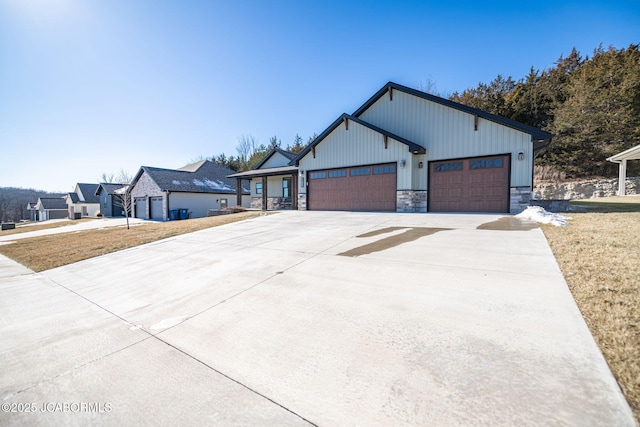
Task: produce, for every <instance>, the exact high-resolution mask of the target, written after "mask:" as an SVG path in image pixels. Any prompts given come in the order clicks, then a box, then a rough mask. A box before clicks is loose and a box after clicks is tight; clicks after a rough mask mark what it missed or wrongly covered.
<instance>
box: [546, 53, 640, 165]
mask: <svg viewBox="0 0 640 427" xmlns="http://www.w3.org/2000/svg"><path fill="white" fill-rule="evenodd" d="M564 92H565V94H566V99H565V100H564V102H562V103H558V105H557V107H556V109H555V111H554V121H553V123H552V124H551V126H550V130H551V132H552V133H554V134H555V138H554V139H555V140H554V143H553V144H552V145H551V146H550V147H549V148H548V149H547V152H546V153H545V154H544V155H543V158H542V159H541V161H542V162H543V163H546V164H553V165H554V166H555V167H557V168H559V169H560V170H562V171H564V172H566V173H567V176H569V177H583V176H594V175H596V176H615V175H616V173H617V170H618V167H617V165H615V164H613V163H611V162H607V161H606V159H607V157H610V156H612V155H614V154H616V153H619V152H621V151H623V150H625V149H628V148H631V147H633V146H635V145H638V144H639V143H640V51H638V45H631V46H629V48H628V49H621V50H616V49H615V48H613V47H610V48H609V49H608V50H603V49H602V47H599V48H598V49H596V50H595V52H594V55H593V58H591V59H587V60H585V61H584V63H582V65H581V66H580V67H579V68H577V69H575V70H574V71H573V72H571V73H570V74H569V79H568V81H567V84H566V86H565V91H564ZM637 170H638V167H637V165H634V164H632V163H630V164H629V171H630V172H631V173H635V172H637Z"/></svg>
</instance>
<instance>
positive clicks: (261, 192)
mask: <svg viewBox="0 0 640 427" xmlns="http://www.w3.org/2000/svg"><path fill="white" fill-rule="evenodd" d="M296 156H297V154H295V153H290V152H288V151H285V150H282V149H280V148H277V147H275V148H273V149H272V150H271V151H270V152H269V153H267V155H266V156H265V157H264V159H262V161H261V162H260V163H258V165H257V166H256V167H255V168H254V169H253V170H250V171H246V172H241V173H236V174H233V175H230V176H229V177H230V178H236V179H249V180H250V187H251V207H252V208H253V209H263V210H266V209H298V194H297V191H296V190H297V188H298V168H297V167H295V166H290V165H289V163H291V161H292V160H293V159H295V158H296Z"/></svg>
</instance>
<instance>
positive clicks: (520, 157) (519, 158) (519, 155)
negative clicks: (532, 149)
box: [518, 151, 524, 160]
mask: <svg viewBox="0 0 640 427" xmlns="http://www.w3.org/2000/svg"><path fill="white" fill-rule="evenodd" d="M518 160H524V153H523V152H522V151H521V152H519V153H518Z"/></svg>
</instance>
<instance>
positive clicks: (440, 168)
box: [434, 162, 462, 172]
mask: <svg viewBox="0 0 640 427" xmlns="http://www.w3.org/2000/svg"><path fill="white" fill-rule="evenodd" d="M434 170H435V171H436V172H453V171H461V170H462V162H449V163H438V164H436V165H435V166H434Z"/></svg>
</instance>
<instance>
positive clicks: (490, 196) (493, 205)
mask: <svg viewBox="0 0 640 427" xmlns="http://www.w3.org/2000/svg"><path fill="white" fill-rule="evenodd" d="M428 207H429V211H430V212H508V211H509V156H508V155H504V156H494V157H480V158H473V159H454V160H446V161H438V162H431V163H430V164H429V206H428Z"/></svg>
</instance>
